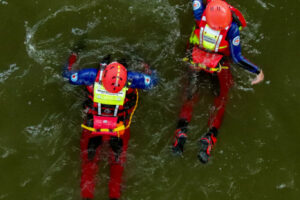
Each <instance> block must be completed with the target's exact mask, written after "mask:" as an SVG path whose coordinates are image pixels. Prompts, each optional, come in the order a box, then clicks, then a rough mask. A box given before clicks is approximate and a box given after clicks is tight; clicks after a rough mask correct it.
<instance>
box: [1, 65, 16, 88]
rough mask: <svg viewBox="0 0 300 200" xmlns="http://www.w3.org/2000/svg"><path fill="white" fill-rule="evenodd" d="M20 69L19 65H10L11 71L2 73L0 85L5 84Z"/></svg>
mask: <svg viewBox="0 0 300 200" xmlns="http://www.w3.org/2000/svg"><path fill="white" fill-rule="evenodd" d="M19 68H20V67H18V66H17V64H11V65H9V69H7V70H5V71H4V72H0V83H4V82H5V81H6V80H7V79H8V78H9V77H10V76H11V75H12V74H13V73H14V72H16V71H18V70H19Z"/></svg>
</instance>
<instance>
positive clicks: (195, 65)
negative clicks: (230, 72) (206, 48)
mask: <svg viewBox="0 0 300 200" xmlns="http://www.w3.org/2000/svg"><path fill="white" fill-rule="evenodd" d="M182 60H183V61H184V62H188V63H189V64H190V65H191V66H192V67H193V68H192V69H195V70H201V69H204V70H207V71H210V72H220V71H221V70H222V69H229V67H228V66H222V65H221V64H220V63H219V65H218V67H215V68H212V67H207V66H205V65H203V64H201V63H195V62H194V61H192V60H191V59H189V58H188V57H184V58H183V59H182Z"/></svg>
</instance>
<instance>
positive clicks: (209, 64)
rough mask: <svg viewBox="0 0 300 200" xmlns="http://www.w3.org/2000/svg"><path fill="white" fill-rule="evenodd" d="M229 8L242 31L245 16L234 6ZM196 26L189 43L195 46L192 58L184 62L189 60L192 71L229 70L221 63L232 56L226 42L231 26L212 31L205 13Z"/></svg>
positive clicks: (244, 24) (211, 71) (212, 71)
mask: <svg viewBox="0 0 300 200" xmlns="http://www.w3.org/2000/svg"><path fill="white" fill-rule="evenodd" d="M207 3H209V2H207ZM229 8H230V10H231V11H232V16H233V20H234V21H235V22H237V23H238V25H239V26H240V30H241V28H242V27H245V26H246V21H245V19H244V17H243V15H242V14H241V12H240V11H239V10H238V9H236V8H234V7H232V6H229ZM196 25H197V28H195V27H194V29H193V31H192V34H191V37H190V41H189V42H190V44H193V45H195V47H194V48H193V53H192V56H191V58H190V59H188V58H184V60H189V62H190V67H191V68H192V69H194V70H205V71H207V72H210V73H214V72H220V71H221V70H222V69H224V68H228V67H227V66H221V65H220V63H219V62H220V60H221V59H222V57H223V56H224V55H225V56H229V55H230V50H229V43H228V41H227V40H226V36H227V33H228V30H229V28H230V25H229V26H228V27H226V28H225V29H224V30H221V31H216V30H213V29H211V28H210V27H209V26H208V24H207V21H206V12H205V11H204V12H203V15H202V17H201V20H199V21H196Z"/></svg>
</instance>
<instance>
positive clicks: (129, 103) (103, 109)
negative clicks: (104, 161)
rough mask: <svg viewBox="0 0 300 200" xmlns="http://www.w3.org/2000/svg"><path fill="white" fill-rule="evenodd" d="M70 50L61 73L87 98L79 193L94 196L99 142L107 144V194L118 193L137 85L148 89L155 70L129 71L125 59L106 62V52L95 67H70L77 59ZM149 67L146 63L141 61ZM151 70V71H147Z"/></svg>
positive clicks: (117, 195)
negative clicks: (108, 167) (84, 93)
mask: <svg viewBox="0 0 300 200" xmlns="http://www.w3.org/2000/svg"><path fill="white" fill-rule="evenodd" d="M77 57H78V56H77V53H72V54H71V56H70V57H69V59H68V62H67V64H66V65H65V66H64V70H63V77H65V78H66V79H68V80H69V83H71V84H73V85H84V86H86V90H87V94H88V95H87V101H86V102H85V103H84V106H85V108H86V109H85V110H86V120H85V122H84V123H83V124H82V128H83V130H82V135H81V140H80V148H81V160H82V163H81V183H80V188H81V197H82V199H83V200H91V199H93V198H94V191H95V185H96V175H97V173H98V163H99V160H100V156H99V155H100V154H99V153H100V149H101V146H102V144H103V142H108V143H109V145H110V155H109V157H110V158H109V164H110V180H109V184H108V186H109V198H110V199H111V200H117V199H119V198H120V197H121V183H122V174H123V171H124V163H125V160H126V151H127V147H128V141H129V138H130V125H131V121H132V116H133V114H134V112H135V110H136V107H137V104H138V98H139V96H138V89H145V90H148V89H151V88H152V87H153V86H155V85H156V83H157V78H156V75H155V73H151V70H148V74H144V73H139V72H133V71H129V70H127V69H126V67H127V63H126V62H124V61H123V62H122V64H121V63H120V62H117V61H114V62H110V56H107V57H105V58H104V59H103V61H102V62H101V63H100V65H99V68H98V69H97V68H88V69H81V70H74V69H72V66H73V64H74V63H75V62H76V60H77ZM143 65H145V67H147V69H149V67H148V65H147V64H143ZM150 73H151V74H150Z"/></svg>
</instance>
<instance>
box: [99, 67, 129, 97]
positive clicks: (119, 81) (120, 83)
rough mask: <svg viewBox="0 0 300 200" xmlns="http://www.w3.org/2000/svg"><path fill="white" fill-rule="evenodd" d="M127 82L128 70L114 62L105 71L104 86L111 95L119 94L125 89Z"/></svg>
mask: <svg viewBox="0 0 300 200" xmlns="http://www.w3.org/2000/svg"><path fill="white" fill-rule="evenodd" d="M126 82H127V70H126V68H125V67H124V66H123V65H122V64H120V63H118V62H112V63H110V64H109V65H107V66H106V67H105V69H104V71H103V76H102V84H103V86H104V88H105V89H106V90H107V91H108V92H111V93H117V92H119V91H121V90H122V89H123V87H124V86H125V84H126Z"/></svg>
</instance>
